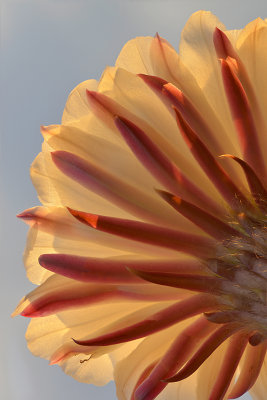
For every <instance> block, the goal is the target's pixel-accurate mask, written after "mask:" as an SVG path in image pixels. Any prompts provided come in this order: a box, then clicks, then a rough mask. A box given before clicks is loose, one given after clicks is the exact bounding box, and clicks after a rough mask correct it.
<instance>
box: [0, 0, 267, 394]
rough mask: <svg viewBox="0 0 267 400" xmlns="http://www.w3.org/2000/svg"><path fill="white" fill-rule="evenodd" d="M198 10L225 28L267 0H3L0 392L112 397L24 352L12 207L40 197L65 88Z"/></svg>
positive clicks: (23, 287)
mask: <svg viewBox="0 0 267 400" xmlns="http://www.w3.org/2000/svg"><path fill="white" fill-rule="evenodd" d="M198 9H204V10H210V11H212V12H214V13H215V14H216V15H217V16H218V17H219V18H220V19H221V20H222V21H223V22H224V23H225V25H226V26H227V27H228V28H229V29H233V28H241V27H243V26H244V25H245V24H246V23H248V22H249V21H250V20H252V19H254V18H256V17H258V16H260V17H263V18H266V17H267V2H266V0H262V1H259V0H253V1H251V0H224V1H222V0H121V1H119V0H2V2H1V53H0V55H1V88H0V89H1V99H0V101H1V104H0V110H1V137H0V139H1V141H0V152H1V156H0V171H1V174H0V216H1V219H0V220H1V228H0V229H1V230H0V234H1V237H0V248H1V279H0V285H1V290H0V312H1V321H2V322H1V329H0V397H1V399H4V400H33V399H36V398H38V400H46V399H47V398H49V399H51V400H54V399H57V400H61V399H64V400H73V398H76V399H78V400H79V399H84V398H86V399H88V400H91V399H95V400H106V399H109V400H115V399H116V395H115V388H114V385H113V384H112V383H111V384H109V385H107V386H106V387H103V388H96V387H94V386H92V385H86V384H82V383H79V382H76V381H75V380H74V379H72V378H70V377H69V376H66V375H64V374H63V372H62V371H61V370H60V368H59V367H57V366H53V367H51V366H48V362H47V361H45V360H42V359H39V358H36V357H34V356H33V355H32V354H31V353H30V352H29V351H28V349H27V346H26V341H25V339H24V334H25V331H26V327H27V324H28V321H27V319H23V318H22V317H17V318H15V319H12V318H11V317H10V314H11V312H12V311H13V309H14V308H15V306H16V304H17V303H18V301H19V300H20V298H21V297H22V296H23V295H24V294H25V293H26V292H28V291H30V290H32V288H33V285H31V284H30V283H29V282H28V281H27V278H26V276H25V271H24V267H23V262H22V254H23V249H24V246H25V242H26V236H27V227H26V225H24V224H23V223H22V222H21V221H19V220H17V219H16V214H17V213H19V212H21V211H23V210H24V209H26V208H29V207H32V206H35V205H38V204H39V202H38V199H37V196H36V193H35V191H34V188H33V186H32V184H31V181H30V178H29V167H30V165H31V163H32V161H33V159H34V158H35V156H36V155H37V154H38V153H39V151H40V149H41V143H42V138H41V134H40V130H39V127H40V125H48V124H54V123H55V124H56V123H60V120H61V115H62V111H63V108H64V104H65V101H66V99H67V96H68V93H69V92H70V91H71V90H72V89H73V88H74V87H75V86H76V85H77V84H78V83H80V82H82V81H84V80H86V79H89V78H95V79H99V78H100V75H101V73H102V71H103V70H104V68H105V66H106V65H113V64H114V62H115V60H116V57H117V55H118V53H119V51H120V49H121V48H122V46H123V44H124V43H125V42H126V41H127V40H129V39H131V38H133V37H136V36H147V35H152V36H153V35H154V34H155V33H156V32H159V34H160V35H161V36H163V37H164V38H166V39H167V40H169V41H170V43H171V44H172V45H173V46H174V47H176V48H178V43H179V36H180V33H181V30H182V28H183V26H184V24H185V22H186V20H187V19H188V17H189V16H190V15H191V14H192V13H193V12H194V11H197V10H198ZM242 399H243V400H245V399H247V400H248V399H250V397H249V396H248V395H246V396H243V397H242ZM189 400H190V399H189Z"/></svg>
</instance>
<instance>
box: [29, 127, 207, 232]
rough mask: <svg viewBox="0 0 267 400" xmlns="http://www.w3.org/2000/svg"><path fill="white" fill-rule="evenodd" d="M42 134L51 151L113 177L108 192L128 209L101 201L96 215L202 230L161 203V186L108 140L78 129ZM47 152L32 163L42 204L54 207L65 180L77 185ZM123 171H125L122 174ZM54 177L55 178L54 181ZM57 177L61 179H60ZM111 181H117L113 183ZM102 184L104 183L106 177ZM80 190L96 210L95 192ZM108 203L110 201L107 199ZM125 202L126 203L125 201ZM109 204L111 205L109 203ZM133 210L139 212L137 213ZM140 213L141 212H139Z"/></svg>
mask: <svg viewBox="0 0 267 400" xmlns="http://www.w3.org/2000/svg"><path fill="white" fill-rule="evenodd" d="M43 134H44V136H45V138H46V141H47V143H48V146H49V149H50V148H52V150H60V151H68V152H71V153H73V154H75V155H78V156H79V157H82V158H83V159H84V160H85V161H88V162H89V163H90V164H91V165H94V166H95V169H96V170H98V171H99V173H100V174H102V171H103V173H104V174H108V175H110V177H111V179H109V182H108V183H107V182H104V183H105V188H108V189H109V191H110V193H111V199H112V194H113V193H114V194H115V195H116V196H117V198H118V199H121V200H122V202H124V203H125V204H126V206H125V207H124V206H123V204H122V203H119V204H117V205H119V206H120V207H119V209H118V208H117V211H116V212H114V211H113V214H112V209H113V208H114V207H113V206H112V205H111V206H108V208H107V202H105V200H103V201H102V200H101V199H99V200H98V201H95V204H97V207H98V209H97V211H94V212H96V213H101V214H109V215H118V216H122V210H123V211H124V212H125V214H124V215H125V216H127V217H129V218H136V217H140V218H144V219H146V218H147V220H148V221H149V222H152V223H158V224H160V225H167V226H173V224H174V223H175V224H176V225H177V226H181V227H183V228H184V229H185V230H190V231H199V230H197V229H196V227H194V226H193V225H192V224H191V223H189V222H188V221H187V220H186V219H185V218H183V217H182V216H181V215H179V214H177V213H176V212H175V211H174V210H173V209H172V208H171V207H170V206H169V205H167V204H166V202H164V201H163V200H162V198H161V197H160V196H159V195H158V194H157V193H156V191H155V190H154V188H155V187H157V188H162V185H161V184H160V183H159V182H157V181H156V180H153V179H152V178H151V175H149V174H148V173H147V172H146V170H145V169H144V168H143V167H142V166H141V164H140V163H138V161H137V160H136V159H135V158H134V157H133V156H131V155H129V154H128V153H127V152H126V151H124V150H123V149H121V148H120V147H118V146H116V145H114V144H112V143H110V142H109V141H107V140H104V139H102V138H98V137H96V136H94V135H87V134H85V133H84V132H82V131H80V130H79V129H77V128H74V127H69V126H51V127H47V128H44V129H43ZM46 150H48V149H46V148H45V146H44V153H43V154H42V155H39V156H38V158H37V159H36V161H35V163H34V164H33V166H32V176H33V180H34V182H35V183H36V188H37V190H39V193H40V192H41V193H40V198H41V199H42V201H43V202H44V203H45V204H49V203H51V204H55V200H54V199H55V197H56V198H58V197H60V196H59V193H60V192H59V190H60V188H61V185H60V184H59V182H60V180H62V182H63V184H64V185H66V184H67V182H68V181H69V186H70V187H71V183H72V182H73V184H74V185H75V182H74V181H72V180H69V179H68V178H67V177H66V179H65V175H62V174H61V173H60V172H59V171H57V168H56V167H55V166H53V163H51V156H50V154H49V152H48V151H47V152H46ZM46 153H47V154H46ZM41 168H42V169H46V170H48V169H49V170H50V171H51V172H50V173H49V174H48V172H47V179H46V178H45V176H44V174H43V173H42V170H41ZM121 171H123V174H122V173H121ZM53 174H54V176H55V178H54V179H53ZM57 176H58V177H59V178H57ZM112 178H114V180H113V181H112ZM102 181H104V177H103V179H102ZM38 182H39V183H38ZM52 183H54V185H52ZM37 185H38V186H37ZM47 186H48V187H49V188H51V187H52V189H50V190H49V188H48V189H47ZM58 187H59V189H58ZM78 187H79V185H78ZM53 189H54V190H53ZM80 189H81V190H82V195H81V199H82V201H83V202H84V200H86V205H87V207H88V210H93V209H95V206H94V205H91V204H92V198H94V197H96V195H95V194H94V193H93V189H92V191H90V190H89V191H87V190H86V191H84V189H83V188H82V187H80ZM77 190H78V189H77ZM65 192H66V191H65ZM85 192H87V193H85ZM49 194H51V195H52V196H51V200H50V201H49V198H48V196H49ZM44 196H46V198H44ZM102 197H105V196H102ZM107 200H110V199H108V198H107ZM124 200H126V202H125V201H124ZM58 202H59V203H60V204H63V205H64V204H66V203H63V200H58ZM105 204H106V206H105ZM108 204H110V203H109V202H108ZM127 204H128V205H132V206H133V207H132V212H131V208H129V207H128V208H127ZM75 207H76V208H78V207H81V205H79V206H78V205H76V206H75ZM90 207H91V208H90ZM100 207H101V208H100ZM73 208H74V207H73ZM115 209H116V208H115ZM134 209H136V212H135V211H134ZM138 210H140V211H139V212H138ZM159 210H160V212H159ZM146 214H147V217H146ZM199 232H200V231H199Z"/></svg>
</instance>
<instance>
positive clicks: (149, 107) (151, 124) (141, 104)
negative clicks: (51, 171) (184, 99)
mask: <svg viewBox="0 0 267 400" xmlns="http://www.w3.org/2000/svg"><path fill="white" fill-rule="evenodd" d="M103 80H105V76H103ZM99 91H100V92H101V93H102V80H101V81H100V83H99ZM103 93H104V94H106V95H108V96H109V97H110V98H112V99H114V100H115V101H116V102H118V103H119V104H120V105H121V106H123V107H124V108H125V109H126V110H127V111H128V113H129V115H124V116H125V117H126V118H128V119H130V120H132V122H134V123H135V124H137V125H138V126H139V127H140V128H141V129H143V130H144V131H145V133H147V134H148V135H149V138H150V139H152V140H153V142H154V143H155V144H156V145H157V146H158V147H159V148H160V149H161V150H163V151H164V153H165V154H166V155H167V156H168V158H169V159H170V160H172V161H173V162H174V163H176V164H177V165H178V167H179V168H181V170H182V171H183V172H184V173H185V174H188V176H190V178H191V179H192V180H193V181H195V183H197V184H198V185H199V183H200V182H201V187H202V188H203V189H204V190H205V189H206V191H207V192H208V193H209V194H210V196H212V197H213V196H214V197H215V198H220V196H219V195H218V193H217V192H216V191H215V189H214V188H213V187H212V185H211V183H210V182H209V180H208V179H207V178H206V176H205V174H204V173H203V172H202V171H201V169H200V168H199V165H198V164H197V163H196V161H195V159H194V158H193V156H192V154H191V152H190V150H189V149H188V146H187V145H186V144H185V142H184V140H183V139H182V137H181V134H180V133H179V130H178V127H177V123H176V120H175V118H174V116H173V117H172V116H171V114H170V112H169V111H168V110H167V109H166V108H165V107H163V104H162V102H161V100H160V99H159V98H158V97H157V96H156V95H154V94H153V93H152V91H151V90H150V89H149V88H148V86H147V85H146V84H145V83H144V82H143V81H142V80H141V79H140V78H139V77H137V76H135V75H133V74H131V73H129V72H127V71H125V70H122V69H118V70H117V72H116V75H115V78H114V82H113V87H112V90H111V89H110V91H108V92H103ZM219 201H220V202H221V198H220V200H219Z"/></svg>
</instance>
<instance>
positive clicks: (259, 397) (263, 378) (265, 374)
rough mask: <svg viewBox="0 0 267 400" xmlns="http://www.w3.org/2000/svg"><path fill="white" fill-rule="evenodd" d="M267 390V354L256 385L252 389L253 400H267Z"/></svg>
mask: <svg viewBox="0 0 267 400" xmlns="http://www.w3.org/2000/svg"><path fill="white" fill-rule="evenodd" d="M266 391H267V356H265V359H264V362H263V364H262V368H261V372H260V375H259V377H258V379H257V381H256V383H255V385H254V386H253V387H252V389H250V391H249V393H250V394H251V396H252V398H253V400H265V399H266Z"/></svg>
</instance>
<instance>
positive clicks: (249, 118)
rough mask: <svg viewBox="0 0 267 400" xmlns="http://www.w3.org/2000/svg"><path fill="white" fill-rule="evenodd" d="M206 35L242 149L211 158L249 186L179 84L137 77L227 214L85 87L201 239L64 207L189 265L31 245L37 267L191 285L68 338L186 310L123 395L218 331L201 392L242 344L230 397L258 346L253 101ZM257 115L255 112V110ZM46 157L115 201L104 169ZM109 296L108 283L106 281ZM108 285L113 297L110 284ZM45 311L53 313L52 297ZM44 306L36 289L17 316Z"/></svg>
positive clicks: (256, 357)
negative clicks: (131, 317)
mask: <svg viewBox="0 0 267 400" xmlns="http://www.w3.org/2000/svg"><path fill="white" fill-rule="evenodd" d="M156 40H157V41H158V45H159V47H160V48H161V47H162V39H161V38H160V37H159V36H157V37H156ZM214 45H215V49H216V52H217V56H218V60H219V61H218V62H220V64H221V74H222V79H223V84H224V89H225V93H226V97H227V99H228V103H229V108H230V110H231V114H232V118H233V121H234V123H235V126H236V131H237V134H238V137H239V141H240V145H241V148H242V153H243V159H240V158H238V157H236V156H234V155H229V154H226V155H222V156H221V157H224V158H230V159H232V160H233V162H236V163H238V164H239V165H240V167H241V168H242V169H243V172H244V174H245V176H246V179H247V182H248V186H249V188H250V193H249V194H247V193H243V192H242V191H241V190H240V189H239V188H238V187H237V186H236V185H235V183H234V181H233V180H232V179H231V177H230V176H229V174H228V173H227V172H226V171H225V169H224V168H222V166H221V164H220V163H218V160H217V159H216V157H214V156H213V154H212V153H211V151H210V150H209V145H207V144H206V143H212V145H213V148H215V149H216V152H217V153H218V154H220V148H219V145H218V143H217V142H216V139H215V138H216V136H215V135H214V133H213V132H210V128H209V127H208V124H206V122H205V120H204V119H203V117H202V116H201V115H200V113H199V112H198V110H197V109H196V108H195V107H194V104H193V103H192V102H191V101H190V100H189V99H188V98H187V97H186V96H185V94H184V93H183V92H182V91H181V90H179V89H178V88H177V87H175V86H174V85H172V84H171V83H168V82H167V81H164V80H163V79H161V78H159V77H155V76H150V75H143V74H141V75H139V76H140V79H142V80H143V81H144V82H145V83H146V84H147V85H148V86H149V88H151V89H152V90H153V91H154V92H155V93H156V94H157V95H158V96H159V98H160V99H161V100H162V102H163V103H164V105H165V106H166V107H168V108H169V109H170V110H171V112H173V113H175V115H176V120H177V124H178V127H179V131H180V133H181V135H182V136H183V138H184V140H185V142H186V144H187V145H188V147H189V149H190V151H191V153H192V155H193V157H194V158H195V159H196V160H197V162H198V164H199V166H200V167H201V168H202V169H203V171H204V172H205V173H206V175H207V176H208V178H209V179H210V181H211V182H212V183H213V185H214V186H215V187H216V189H217V190H218V191H219V192H220V193H221V195H222V197H223V198H224V199H225V201H226V202H227V203H228V206H229V207H228V210H227V214H228V220H227V221H226V219H225V216H223V217H222V216H221V211H219V210H218V209H217V206H216V203H215V202H213V200H212V199H210V198H209V197H208V196H207V195H206V194H205V193H203V192H202V191H201V189H199V188H198V187H196V186H195V185H194V184H193V183H192V182H191V181H190V180H189V179H188V178H187V177H186V176H185V175H184V174H183V172H182V171H181V170H180V169H179V168H178V167H177V166H176V165H174V164H173V163H172V162H171V161H170V160H169V159H168V157H167V156H166V155H165V154H164V152H163V151H162V150H161V149H160V148H159V147H157V145H156V144H155V143H153V141H152V140H151V139H150V137H149V134H147V133H146V131H145V130H143V129H141V128H140V127H139V126H138V123H136V121H137V118H134V117H133V118H129V113H128V114H127V113H126V111H125V114H126V115H127V116H128V117H127V118H125V114H123V111H124V110H123V108H122V107H120V106H119V105H118V104H116V102H115V101H113V100H111V99H109V98H108V97H107V96H105V95H103V94H100V93H98V92H93V91H88V92H87V97H88V101H89V103H90V104H91V106H92V109H93V110H94V111H95V113H97V114H98V115H99V116H100V117H101V114H102V113H105V114H107V113H108V114H109V115H110V117H111V118H112V120H113V122H114V123H115V125H116V127H117V129H118V131H119V132H120V134H121V136H122V137H123V139H124V140H125V142H126V143H127V145H128V146H129V147H130V149H131V150H132V152H133V153H134V154H135V156H136V158H137V159H138V160H139V161H140V162H141V163H142V164H143V165H144V166H145V167H146V169H147V170H148V171H149V172H150V173H151V175H153V176H154V177H155V178H156V179H157V181H158V182H160V184H161V185H162V186H163V187H164V188H165V189H166V190H158V189H156V190H157V193H158V195H159V196H161V197H162V198H163V200H164V201H166V202H167V203H168V204H169V205H170V206H171V207H173V208H174V209H175V210H176V211H177V212H178V213H181V214H182V215H183V216H184V217H186V218H187V219H189V220H190V221H191V222H193V223H194V224H196V225H197V226H198V227H200V228H201V229H202V230H203V231H204V232H205V233H207V234H208V235H209V237H208V236H205V237H201V236H198V235H193V234H188V233H184V232H182V231H179V230H176V229H169V228H166V227H160V226H157V225H155V224H154V223H153V224H150V223H147V222H140V221H136V220H135V221H133V220H125V219H119V218H113V217H108V216H102V215H93V214H89V213H86V212H81V211H78V210H73V209H70V208H69V209H68V210H69V212H70V213H71V214H72V216H73V217H74V218H76V219H77V220H78V221H80V222H81V223H83V224H86V225H88V226H89V227H90V228H94V229H97V230H100V231H102V232H106V233H109V234H112V235H116V236H119V237H123V238H126V239H130V240H134V241H137V242H142V243H147V244H152V245H156V246H161V247H163V248H168V249H172V250H176V251H177V250H178V251H183V252H185V253H188V254H190V255H193V256H195V257H196V259H197V261H196V263H193V262H188V264H185V263H184V262H183V263H181V262H179V260H178V261H177V262H173V261H167V262H165V263H164V262H162V261H159V262H156V261H153V262H152V261H151V262H147V263H144V262H140V261H135V260H129V261H128V262H127V263H126V262H125V261H123V262H120V261H114V260H104V261H103V260H102V259H95V258H92V259H89V258H86V259H85V258H83V257H78V256H71V255H66V254H65V255H64V254H43V255H41V256H40V259H39V262H40V265H41V266H42V267H44V268H46V269H48V270H50V271H53V272H55V273H58V274H62V275H64V276H67V277H69V278H73V279H76V280H78V281H83V282H90V281H92V280H94V279H95V280H97V279H98V278H99V276H102V277H103V276H105V279H106V281H107V282H108V283H109V284H112V283H114V282H116V283H118V282H123V283H129V282H131V283H136V284H138V283H140V282H144V281H145V282H151V283H154V284H156V285H164V286H170V287H174V288H183V289H186V290H188V291H193V292H195V293H194V294H192V293H191V294H190V292H189V296H188V297H186V298H184V299H183V300H179V301H178V302H176V303H174V304H172V305H171V306H169V307H167V308H163V309H161V310H160V311H157V312H155V313H154V314H152V315H150V316H149V317H148V318H147V319H145V320H143V321H141V322H137V323H135V324H133V325H129V326H126V327H124V328H121V329H118V330H115V331H111V332H110V333H108V334H104V335H102V336H99V337H96V338H92V339H88V340H78V338H74V339H73V340H74V342H75V343H76V344H77V345H79V346H82V347H83V346H84V348H85V354H90V351H91V352H92V351H93V349H95V347H96V346H111V345H115V344H119V343H125V342H128V341H131V340H135V339H138V338H142V337H145V336H147V335H150V334H153V333H156V332H158V331H160V330H163V329H165V328H167V327H170V326H171V325H173V324H176V323H178V322H179V321H182V320H184V319H187V318H190V317H194V320H193V322H192V323H191V324H190V325H188V326H187V327H186V328H185V329H184V331H182V333H180V334H179V336H178V337H177V338H176V339H175V340H174V341H173V343H172V344H171V347H170V348H169V349H168V351H167V352H166V353H165V355H164V356H163V358H161V359H159V360H158V361H157V362H155V363H153V364H151V365H150V366H149V367H148V368H147V369H146V370H145V371H143V374H142V375H141V376H140V378H139V380H138V382H137V383H136V387H135V389H134V391H133V394H132V398H133V399H138V400H141V399H152V398H155V397H156V396H157V394H158V393H160V392H161V391H162V390H163V389H164V387H165V386H166V385H167V384H168V383H170V382H177V381H180V380H182V379H185V378H187V377H188V376H190V375H191V374H193V373H194V372H195V371H196V370H197V369H198V368H199V367H200V366H201V365H202V363H203V362H204V361H205V360H206V359H207V358H208V357H209V356H210V355H211V354H212V353H213V352H214V351H215V350H216V349H217V348H218V346H220V345H221V344H222V343H223V342H225V341H226V340H227V339H229V345H228V347H227V350H226V354H225V355H224V359H223V362H222V365H221V370H220V373H219V375H218V377H217V380H216V381H215V383H214V386H213V388H212V391H211V393H210V397H209V399H210V400H215V399H222V398H224V396H225V393H226V392H227V390H228V387H229V386H230V383H231V380H232V378H233V376H234V374H235V372H236V369H237V366H238V365H239V363H240V360H241V358H242V356H243V354H244V352H245V349H246V353H245V354H246V355H245V359H243V361H242V363H241V371H240V374H239V376H238V379H237V381H236V382H235V384H234V386H233V387H232V390H231V392H230V393H229V394H228V398H237V397H239V396H241V395H242V394H243V393H245V392H246V391H247V390H249V389H250V388H251V387H252V386H253V384H254V383H255V381H256V379H257V377H258V374H259V372H260V370H261V366H262V363H263V360H264V357H265V353H266V341H265V339H266V337H267V307H266V279H267V271H266V257H267V248H266V209H267V204H266V201H267V192H266V189H265V187H264V183H263V182H264V181H265V178H266V176H265V165H264V160H263V155H262V152H261V148H260V145H259V140H258V132H257V129H256V125H255V122H254V120H255V115H253V113H252V111H251V107H250V104H251V103H253V104H254V110H255V109H257V98H256V95H255V93H254V91H253V88H252V85H251V83H250V80H249V77H248V75H247V73H246V70H245V67H244V65H243V63H242V61H241V60H240V58H239V57H238V55H237V54H236V52H235V50H234V49H233V47H232V45H231V43H230V41H229V39H228V38H227V36H226V35H225V34H224V33H223V32H222V31H220V30H219V29H217V28H216V30H215V32H214ZM162 51H164V50H163V49H162ZM118 111H119V112H118ZM257 118H260V116H259V113H258V115H257ZM133 120H134V122H133ZM45 129H46V128H44V131H45ZM52 159H53V161H54V163H55V165H56V166H57V167H58V168H59V170H61V171H62V172H63V173H64V174H66V175H67V176H68V177H70V178H73V179H77V170H78V171H80V175H79V177H78V179H79V183H81V184H82V185H83V186H85V187H88V186H92V182H94V185H95V186H93V187H94V189H95V191H96V192H97V193H102V194H104V195H106V196H107V197H109V198H111V200H112V201H113V202H115V203H117V204H122V203H123V199H121V198H119V195H118V194H114V193H113V194H112V196H111V195H110V193H107V192H105V181H107V180H109V179H112V177H111V176H107V175H104V174H103V175H102V176H101V177H99V176H96V174H97V172H96V171H94V169H93V167H92V165H90V163H89V162H88V161H86V160H84V159H82V158H80V157H78V156H76V155H74V154H72V153H68V152H65V151H55V152H53V153H52ZM73 166H74V167H73ZM90 177H91V178H90ZM90 179H91V180H90ZM96 181H98V182H100V183H95V182H96ZM101 182H102V186H101ZM114 184H115V183H114ZM97 185H98V186H97ZM122 206H123V207H125V208H127V207H128V209H129V210H130V211H131V212H132V213H133V214H135V215H136V216H138V217H139V218H141V219H142V217H143V215H142V213H144V212H145V213H146V215H145V216H146V220H147V219H149V215H148V214H147V211H144V210H142V209H141V208H138V206H136V205H135V204H133V203H130V202H129V203H128V204H125V203H123V204H122ZM207 210H209V211H207ZM20 217H21V218H23V219H25V220H27V219H28V220H34V219H35V222H36V218H37V217H36V216H35V215H33V214H32V213H31V211H26V212H24V213H22V214H21V215H20ZM39 218H40V217H39ZM37 222H38V221H37ZM125 264H127V265H125ZM126 267H127V268H126ZM111 292H112V290H111V289H110V286H109V290H108V291H107V293H100V294H98V296H99V297H98V300H99V299H100V300H101V299H102V300H103V299H104V298H106V297H107V296H111ZM113 295H118V293H115V291H114V293H113ZM120 295H121V296H122V297H123V294H122V293H120ZM105 296H106V297H105ZM93 301H97V300H96V299H94V300H93ZM46 307H47V309H46ZM66 307H67V306H66ZM53 310H54V312H56V305H54V308H53ZM46 311H47V312H48V311H49V305H48V306H47V305H46V304H43V303H42V301H41V300H40V299H39V304H38V302H36V303H35V304H30V305H27V307H26V308H25V309H24V310H23V311H22V312H21V314H22V315H25V316H30V317H34V316H40V315H46ZM196 316H198V317H197V318H196ZM67 356H69V354H64V357H67ZM60 357H61V358H60ZM60 360H62V355H60V356H59V355H58V354H56V355H54V357H53V360H52V361H53V362H54V363H56V362H59V361H60ZM166 366H167V367H166ZM249 371H250V372H249ZM251 371H252V372H251Z"/></svg>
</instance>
